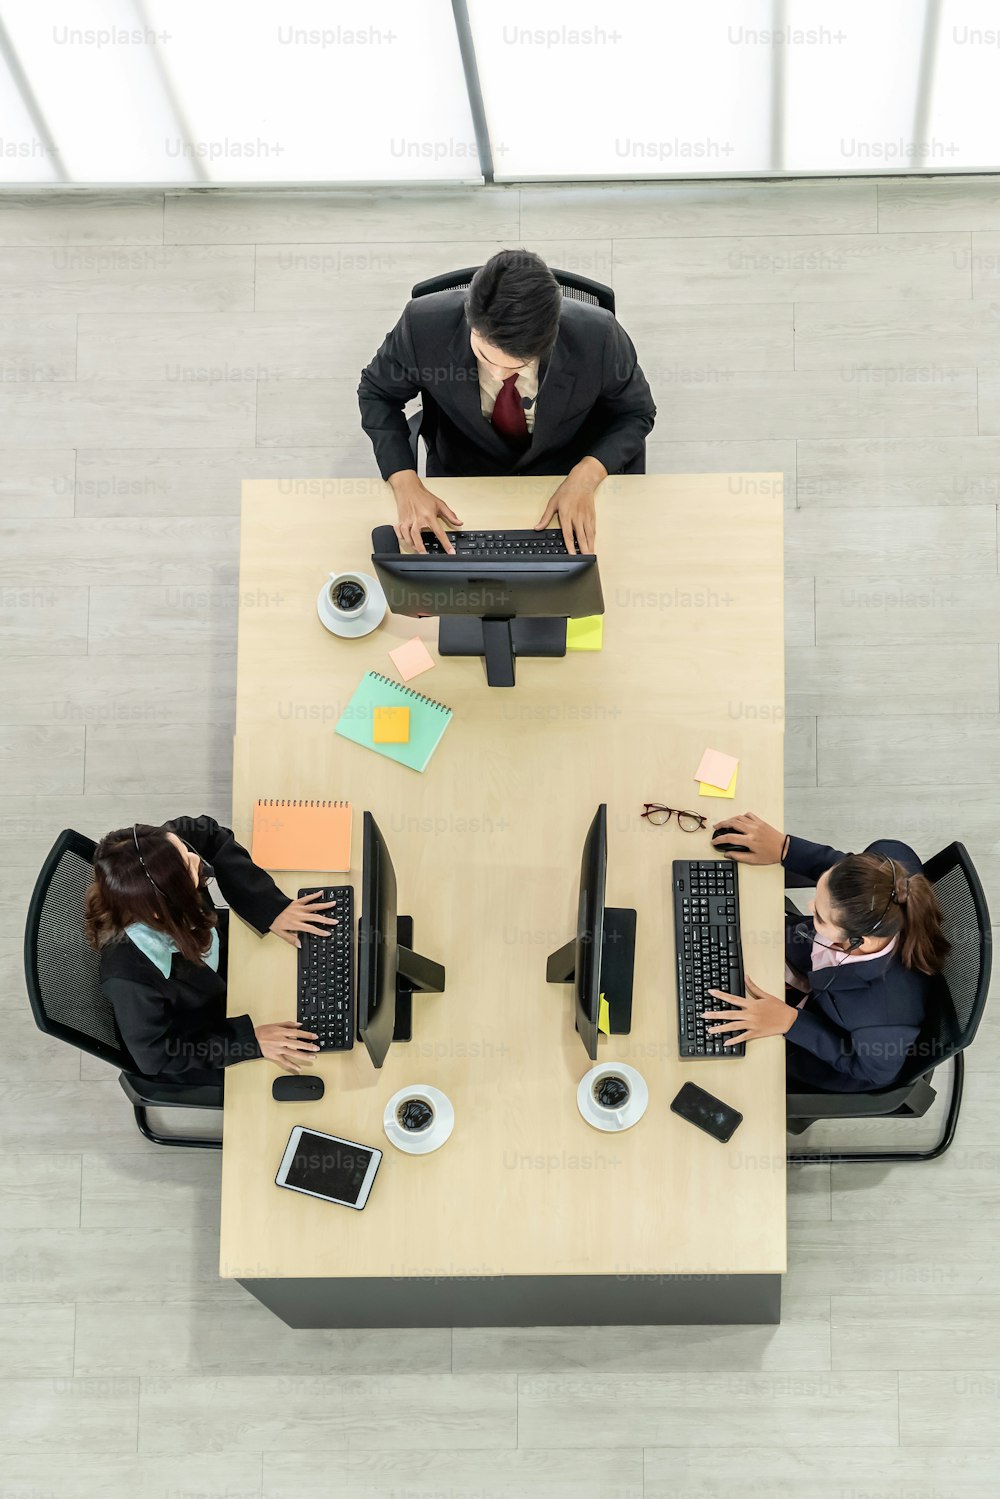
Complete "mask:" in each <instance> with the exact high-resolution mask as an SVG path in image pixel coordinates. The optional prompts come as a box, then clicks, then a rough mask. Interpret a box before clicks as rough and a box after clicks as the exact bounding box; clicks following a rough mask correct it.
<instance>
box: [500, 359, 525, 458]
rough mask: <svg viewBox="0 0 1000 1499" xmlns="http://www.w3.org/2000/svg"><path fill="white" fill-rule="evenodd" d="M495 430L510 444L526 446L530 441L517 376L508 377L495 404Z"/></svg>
mask: <svg viewBox="0 0 1000 1499" xmlns="http://www.w3.org/2000/svg"><path fill="white" fill-rule="evenodd" d="M492 421H493V428H494V431H496V432H499V433H500V436H501V437H505V438H506V439H507V441H508V442H512V443H520V444H522V445H524V444H525V443H527V441H528V423H527V422H526V421H525V417H524V407H523V406H522V405H521V397H520V396H519V395H518V393H517V376H516V375H508V376H507V378H506V380H505V381H504V382H503V385H501V387H500V390H499V392H498V393H497V398H496V401H495V402H494V404H493V418H492Z"/></svg>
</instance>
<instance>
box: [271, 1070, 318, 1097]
mask: <svg viewBox="0 0 1000 1499" xmlns="http://www.w3.org/2000/svg"><path fill="white" fill-rule="evenodd" d="M323 1091H324V1090H323V1079H322V1078H321V1077H304V1076H303V1075H302V1074H301V1073H292V1074H286V1075H285V1076H284V1077H276V1078H275V1079H274V1082H273V1083H272V1084H271V1097H272V1098H276V1099H277V1100H278V1102H279V1103H315V1102H316V1100H317V1098H322V1097H323Z"/></svg>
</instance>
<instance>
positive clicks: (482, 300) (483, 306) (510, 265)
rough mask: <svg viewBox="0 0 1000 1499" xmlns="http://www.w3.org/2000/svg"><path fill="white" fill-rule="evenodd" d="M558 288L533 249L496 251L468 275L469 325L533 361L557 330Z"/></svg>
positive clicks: (515, 355) (552, 340)
mask: <svg viewBox="0 0 1000 1499" xmlns="http://www.w3.org/2000/svg"><path fill="white" fill-rule="evenodd" d="M561 306H562V289H561V288H560V285H559V282H558V281H557V280H556V278H555V276H553V274H552V272H551V271H550V270H549V268H548V266H547V265H546V264H545V261H544V260H543V259H542V257H541V256H540V255H536V254H535V253H534V251H533V250H499V251H498V252H497V254H496V255H493V256H491V257H490V259H489V260H488V261H487V262H486V264H485V265H483V266H480V267H479V270H478V271H477V272H476V274H475V275H474V276H473V278H472V282H471V284H470V286H469V291H468V295H467V296H466V299H465V316H466V320H467V322H468V324H469V327H470V328H471V329H472V330H473V331H474V332H475V333H478V334H479V335H480V336H481V337H482V338H484V339H485V340H486V342H487V343H488V344H492V345H493V347H494V348H495V349H502V350H503V352H504V353H505V354H509V355H510V356H511V358H512V359H523V360H528V359H538V358H540V357H541V356H542V355H543V354H546V353H547V352H548V350H549V349H551V347H552V345H553V344H554V343H555V341H556V336H557V334H558V332H559V309H560V307H561Z"/></svg>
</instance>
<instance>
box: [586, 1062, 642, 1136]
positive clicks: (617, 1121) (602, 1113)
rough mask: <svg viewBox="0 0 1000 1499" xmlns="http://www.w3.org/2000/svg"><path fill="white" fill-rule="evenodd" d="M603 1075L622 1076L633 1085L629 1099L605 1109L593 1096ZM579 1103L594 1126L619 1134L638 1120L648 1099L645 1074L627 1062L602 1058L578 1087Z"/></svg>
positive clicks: (609, 1132)
mask: <svg viewBox="0 0 1000 1499" xmlns="http://www.w3.org/2000/svg"><path fill="white" fill-rule="evenodd" d="M602 1077H623V1078H624V1079H625V1081H626V1082H627V1083H628V1085H629V1087H630V1088H631V1089H632V1092H631V1094H630V1096H629V1099H628V1102H627V1103H626V1104H625V1105H624V1106H623V1107H622V1108H620V1109H602V1108H601V1106H600V1104H599V1103H598V1102H597V1100H596V1099H595V1098H594V1085H595V1083H597V1082H598V1081H599V1080H600V1079H601V1078H602ZM576 1103H577V1107H578V1108H579V1110H580V1113H581V1114H582V1115H583V1117H584V1119H586V1121H587V1123H588V1124H592V1125H593V1126H594V1128H595V1129H600V1130H604V1131H605V1133H606V1134H617V1133H619V1131H621V1130H623V1129H631V1128H632V1126H633V1124H638V1123H639V1120H640V1119H641V1118H642V1116H643V1114H644V1113H645V1112H646V1105H647V1104H648V1103H649V1089H648V1088H647V1087H646V1080H645V1078H644V1077H642V1075H641V1074H640V1073H638V1072H636V1070H635V1068H634V1067H629V1066H628V1065H627V1063H625V1062H601V1063H600V1065H599V1066H597V1067H591V1069H590V1071H589V1072H585V1073H584V1074H583V1077H581V1079H580V1086H579V1087H578V1088H577V1090H576Z"/></svg>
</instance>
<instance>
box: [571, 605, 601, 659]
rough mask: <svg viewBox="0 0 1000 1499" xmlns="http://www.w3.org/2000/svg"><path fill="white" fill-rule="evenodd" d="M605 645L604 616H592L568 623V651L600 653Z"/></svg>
mask: <svg viewBox="0 0 1000 1499" xmlns="http://www.w3.org/2000/svg"><path fill="white" fill-rule="evenodd" d="M603 644H604V615H603V614H590V615H588V616H587V618H586V619H568V620H567V621H566V649H567V650H568V651H599V650H600V649H601V646H602V645H603Z"/></svg>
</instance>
